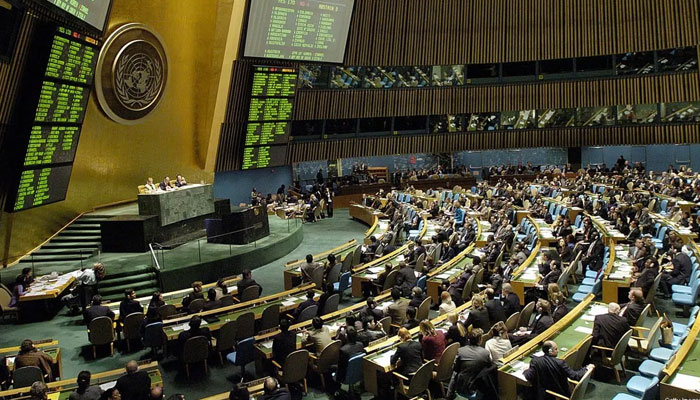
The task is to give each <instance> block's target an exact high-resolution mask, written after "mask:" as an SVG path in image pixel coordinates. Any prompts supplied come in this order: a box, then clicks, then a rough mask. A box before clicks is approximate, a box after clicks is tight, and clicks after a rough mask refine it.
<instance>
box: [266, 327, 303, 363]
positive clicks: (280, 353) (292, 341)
mask: <svg viewBox="0 0 700 400" xmlns="http://www.w3.org/2000/svg"><path fill="white" fill-rule="evenodd" d="M296 349H297V335H296V333H294V332H286V333H282V332H280V333H278V334H277V335H276V336H275V337H274V338H273V339H272V358H273V359H274V360H275V361H277V362H278V363H279V364H280V365H284V360H285V359H287V356H288V355H289V354H290V353H292V352H294V351H295V350H296Z"/></svg>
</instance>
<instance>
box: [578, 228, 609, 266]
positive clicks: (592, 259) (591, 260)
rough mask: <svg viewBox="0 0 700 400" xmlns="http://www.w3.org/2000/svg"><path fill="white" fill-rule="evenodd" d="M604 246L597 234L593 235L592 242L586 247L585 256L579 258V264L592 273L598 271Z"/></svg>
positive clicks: (601, 262)
mask: <svg viewBox="0 0 700 400" xmlns="http://www.w3.org/2000/svg"><path fill="white" fill-rule="evenodd" d="M604 253H605V246H604V245H603V242H602V241H601V240H600V237H599V236H598V234H597V233H595V234H593V242H591V244H590V245H589V246H588V249H587V250H586V254H585V255H584V256H583V257H582V258H581V264H582V265H583V266H584V267H586V268H588V269H590V270H593V271H600V269H601V268H602V267H603V254H604Z"/></svg>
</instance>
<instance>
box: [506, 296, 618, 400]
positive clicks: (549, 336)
mask: <svg viewBox="0 0 700 400" xmlns="http://www.w3.org/2000/svg"><path fill="white" fill-rule="evenodd" d="M594 298H595V296H594V295H593V294H589V295H588V296H587V297H586V298H585V299H584V300H583V301H582V302H581V303H579V304H578V305H577V306H576V307H575V308H574V309H573V310H571V311H569V313H568V314H566V316H564V318H562V319H561V320H559V321H557V323H555V324H554V325H552V326H551V327H549V329H547V330H546V331H544V332H542V333H541V334H540V335H538V336H537V337H535V338H533V339H531V340H530V341H528V342H527V343H526V344H524V345H522V346H521V347H520V349H519V350H518V351H517V352H515V353H513V354H511V355H509V356H508V357H505V358H503V359H502V361H503V366H502V367H500V368H499V369H498V394H499V398H500V399H513V400H514V399H516V398H517V391H518V389H517V385H525V386H527V385H529V383H528V382H527V381H526V380H525V378H524V377H523V371H525V370H526V369H527V368H529V366H530V358H531V357H532V356H534V355H535V354H537V353H538V352H540V351H541V350H540V348H541V343H543V342H544V341H546V340H554V341H555V342H556V343H557V346H559V349H560V350H559V355H558V358H564V357H566V356H567V355H568V354H570V353H571V352H573V351H577V350H578V349H579V347H580V346H581V345H583V342H584V341H585V340H586V339H587V338H588V337H589V336H590V335H591V332H592V331H593V319H594V317H595V316H596V315H599V314H605V313H607V312H608V308H607V305H605V304H603V303H594V302H593V299H594Z"/></svg>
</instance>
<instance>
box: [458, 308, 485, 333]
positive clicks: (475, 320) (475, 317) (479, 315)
mask: <svg viewBox="0 0 700 400" xmlns="http://www.w3.org/2000/svg"><path fill="white" fill-rule="evenodd" d="M469 325H471V326H472V328H481V329H482V330H483V331H484V333H486V332H488V331H489V329H491V321H490V319H489V312H488V310H487V309H486V308H482V309H480V310H477V309H473V310H471V311H469V316H468V317H467V320H466V321H464V326H466V327H469Z"/></svg>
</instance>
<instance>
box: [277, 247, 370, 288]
mask: <svg viewBox="0 0 700 400" xmlns="http://www.w3.org/2000/svg"><path fill="white" fill-rule="evenodd" d="M356 247H357V241H356V240H355V239H352V240H349V241H347V242H345V243H343V244H341V245H340V246H338V247H335V248H333V249H331V250H327V251H324V252H321V253H318V254H314V261H316V262H321V260H323V259H326V258H328V256H329V255H330V254H334V255H335V262H336V263H340V262H342V261H343V259H344V258H345V257H348V256H349V255H350V254H352V252H353V251H355V248H356ZM305 262H306V260H305V259H304V260H294V261H289V262H287V263H286V264H285V265H284V290H290V289H292V288H294V286H295V284H296V283H297V282H299V281H300V280H301V270H300V268H301V265H302V264H303V263H305Z"/></svg>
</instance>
